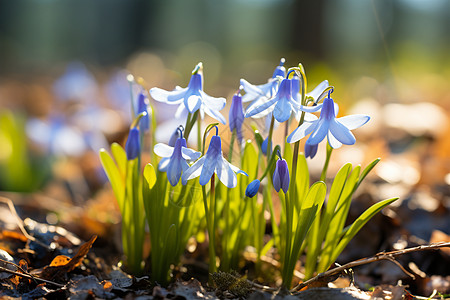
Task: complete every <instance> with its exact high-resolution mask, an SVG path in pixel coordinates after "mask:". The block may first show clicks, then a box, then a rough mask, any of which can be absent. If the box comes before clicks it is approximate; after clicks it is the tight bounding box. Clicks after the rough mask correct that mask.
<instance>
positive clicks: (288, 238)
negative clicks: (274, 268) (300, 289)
mask: <svg viewBox="0 0 450 300" xmlns="http://www.w3.org/2000/svg"><path fill="white" fill-rule="evenodd" d="M284 196H285V201H284V202H285V207H286V212H285V215H286V249H285V254H284V266H283V286H285V287H286V288H288V289H289V288H290V285H291V282H290V279H289V278H291V279H292V276H290V274H289V273H290V270H291V268H290V267H289V266H290V264H291V263H292V262H291V242H292V230H293V229H292V212H291V204H290V202H289V197H288V194H287V193H286V194H284Z"/></svg>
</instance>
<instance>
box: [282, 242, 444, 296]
mask: <svg viewBox="0 0 450 300" xmlns="http://www.w3.org/2000/svg"><path fill="white" fill-rule="evenodd" d="M443 247H450V242H442V243H435V244H430V245H421V246H417V247H412V248H406V249H402V250H395V251H390V252H380V253H377V254H375V255H374V256H371V257H366V258H362V259H358V260H355V261H352V262H349V263H347V264H345V265H342V266H339V267H337V268H334V269H331V270H328V271H326V272H323V273H320V274H318V275H317V276H315V277H313V278H311V279H308V280H306V281H304V282H302V283H300V284H298V285H297V286H295V287H294V288H293V289H291V293H293V292H297V291H299V290H301V289H302V288H304V287H306V286H308V285H310V284H311V283H313V282H316V281H324V279H326V278H327V277H330V276H333V275H336V274H340V273H341V272H342V271H344V270H346V269H351V268H354V267H357V266H361V265H365V264H369V263H372V262H376V261H380V260H389V261H392V262H394V261H395V262H396V264H397V263H398V262H397V261H396V260H395V259H394V257H396V256H400V255H403V254H406V253H411V252H417V251H424V250H436V249H439V248H443ZM398 265H399V264H397V266H398ZM401 269H402V270H403V272H405V273H406V274H408V275H410V276H414V275H413V274H411V273H409V272H407V271H406V270H405V269H404V268H403V267H401Z"/></svg>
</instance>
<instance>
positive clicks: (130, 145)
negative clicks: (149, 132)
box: [125, 127, 141, 160]
mask: <svg viewBox="0 0 450 300" xmlns="http://www.w3.org/2000/svg"><path fill="white" fill-rule="evenodd" d="M125 152H126V153H127V159H128V160H133V159H135V158H136V157H138V155H139V153H140V152H141V142H140V140H139V129H137V128H136V127H133V128H131V129H130V133H129V134H128V139H127V142H126V144H125Z"/></svg>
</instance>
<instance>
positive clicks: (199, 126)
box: [197, 110, 202, 149]
mask: <svg viewBox="0 0 450 300" xmlns="http://www.w3.org/2000/svg"><path fill="white" fill-rule="evenodd" d="M201 147H202V118H201V117H200V110H198V112H197V149H201Z"/></svg>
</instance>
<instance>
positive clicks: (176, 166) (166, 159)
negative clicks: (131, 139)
mask: <svg viewBox="0 0 450 300" xmlns="http://www.w3.org/2000/svg"><path fill="white" fill-rule="evenodd" d="M177 131H179V134H180V137H179V138H178V139H177V140H176V142H175V147H170V146H168V145H165V144H161V143H160V144H156V145H155V147H154V148H153V151H154V152H155V153H156V154H157V155H158V156H161V157H163V159H162V160H161V161H160V163H159V166H158V169H159V170H160V171H161V172H167V179H168V180H169V182H170V184H171V185H172V186H176V185H177V183H178V181H180V177H181V173H183V172H185V171H186V170H187V169H188V168H189V165H188V163H187V160H189V161H194V160H196V159H198V158H199V157H200V155H201V153H200V152H197V151H194V150H192V149H189V148H187V145H186V139H185V138H183V135H182V132H181V129H179V128H178V129H177Z"/></svg>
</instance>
